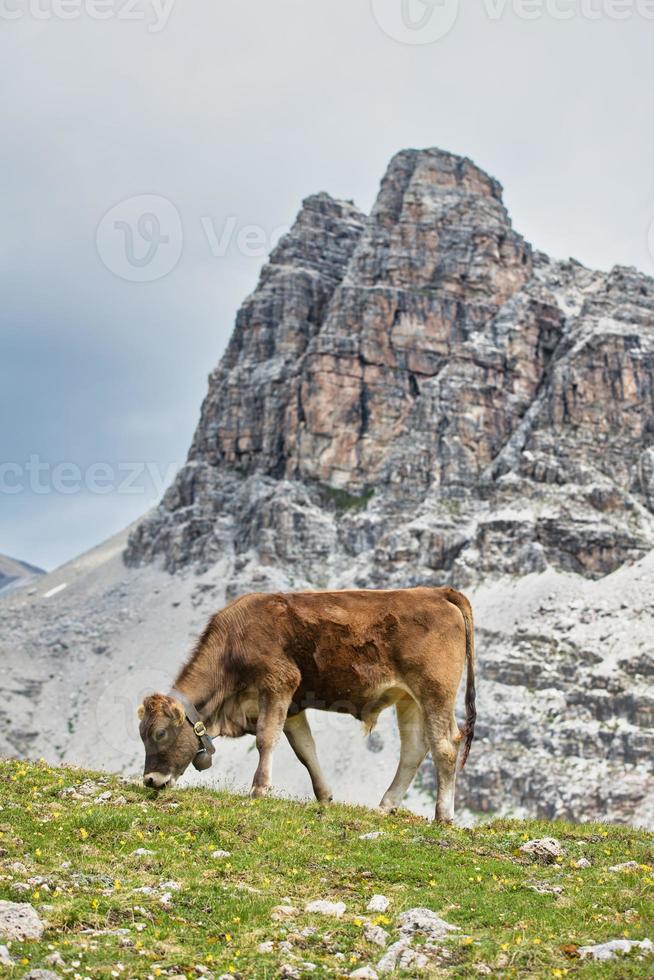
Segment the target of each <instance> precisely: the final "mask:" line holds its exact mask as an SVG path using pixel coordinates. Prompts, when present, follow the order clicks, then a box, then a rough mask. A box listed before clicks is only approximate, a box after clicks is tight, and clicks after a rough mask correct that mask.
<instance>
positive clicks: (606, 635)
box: [125, 150, 654, 819]
mask: <svg viewBox="0 0 654 980" xmlns="http://www.w3.org/2000/svg"><path fill="white" fill-rule="evenodd" d="M653 547H654V281H653V280H652V279H650V278H648V277H646V276H644V275H642V274H640V273H638V272H636V271H635V270H634V269H627V268H619V267H618V268H615V269H613V271H612V272H610V273H602V272H593V271H590V270H588V269H586V268H584V267H583V266H582V265H580V264H579V263H577V262H575V261H572V260H571V261H567V262H557V261H553V260H551V259H549V258H548V257H547V256H545V255H543V254H541V253H538V252H534V251H533V250H532V248H531V247H530V246H529V245H528V244H527V243H526V242H525V241H524V239H523V238H521V237H520V235H518V234H517V233H516V232H515V231H514V230H513V228H512V227H511V222H510V219H509V217H508V215H507V212H506V210H505V208H504V206H503V203H502V194H501V188H500V185H499V184H498V183H497V182H496V181H495V180H493V179H492V178H490V177H488V176H487V175H486V174H485V173H484V172H483V171H481V170H480V169H479V168H477V167H476V166H475V165H474V164H473V163H471V162H470V161H469V160H467V159H462V158H459V157H456V156H453V155H451V154H448V153H444V152H441V151H440V150H425V151H414V150H408V151H404V152H401V153H399V154H398V155H397V156H396V157H395V158H394V159H393V161H392V162H391V164H390V166H389V169H388V171H387V173H386V175H385V177H384V179H383V181H382V185H381V189H380V193H379V196H378V198H377V202H376V204H375V206H374V208H373V211H372V213H371V215H370V216H369V217H366V216H365V215H363V214H361V213H360V212H359V211H358V210H357V209H356V208H355V207H354V205H352V204H350V203H348V202H343V201H335V200H333V199H331V198H330V197H329V196H328V195H326V194H320V195H317V196H315V197H311V198H308V199H307V200H306V201H305V202H304V205H303V208H302V210H301V212H300V214H299V216H298V218H297V221H296V223H295V225H294V226H293V228H292V230H291V232H290V233H289V234H288V235H287V236H286V237H285V238H284V239H283V240H282V241H281V242H280V244H279V246H278V247H277V248H276V250H275V251H274V252H273V254H272V256H271V258H270V261H269V263H268V265H266V267H265V268H264V270H263V272H262V274H261V280H260V283H259V286H258V287H257V289H256V291H255V292H254V293H253V294H252V295H251V296H250V297H249V298H248V299H247V300H246V301H245V303H244V304H243V307H242V308H241V311H240V313H239V315H238V318H237V322H236V327H235V330H234V333H233V336H232V339H231V341H230V344H229V347H228V349H227V351H226V353H225V356H224V357H223V360H222V361H221V363H220V365H219V367H218V368H217V369H216V371H215V372H214V373H213V374H212V376H211V378H210V383H209V392H208V395H207V397H206V399H205V402H204V405H203V408H202V416H201V419H200V423H199V426H198V429H197V432H196V434H195V437H194V440H193V445H192V447H191V450H190V453H189V457H188V462H187V464H186V466H185V467H184V468H183V469H182V471H181V472H180V473H179V475H178V477H177V479H176V480H175V482H174V484H173V486H172V487H171V488H170V489H169V491H168V492H167V494H166V496H165V498H164V500H163V503H162V504H161V506H160V507H159V508H158V510H157V511H156V512H155V513H154V514H153V515H152V516H150V517H149V518H148V519H147V520H145V521H143V522H142V523H141V524H140V526H139V527H138V529H137V530H136V531H135V532H134V533H133V534H132V535H131V537H130V540H129V544H128V547H127V550H126V552H125V559H126V562H127V564H128V565H129V566H138V565H141V564H144V563H149V562H152V561H154V560H158V561H161V562H163V564H164V565H165V567H166V568H167V569H168V570H169V571H171V572H175V571H178V570H180V569H183V568H185V567H187V566H191V567H193V568H195V569H196V570H197V571H199V572H203V573H206V572H207V571H210V570H211V568H212V567H214V566H215V567H218V566H217V565H216V563H217V562H220V569H221V572H220V574H221V580H222V583H221V584H224V585H225V593H226V595H227V596H228V597H229V596H233V595H235V594H238V593H241V592H243V591H246V590H249V589H268V588H279V587H282V588H293V587H300V586H303V587H304V586H309V587H326V586H329V587H332V586H333V587H349V586H359V587H360V586H366V587H374V586H389V585H397V586H403V585H404V586H408V585H414V584H430V583H431V584H444V583H452V584H454V585H456V586H459V587H463V588H466V589H468V590H472V591H473V593H475V594H479V595H480V597H481V598H480V600H479V602H480V603H481V607H480V608H481V609H482V611H483V612H484V613H485V615H479V612H478V616H477V620H478V643H479V659H480V675H481V684H482V691H483V694H482V711H481V719H482V720H481V731H482V737H484V738H485V739H487V749H486V751H485V752H484V753H482V757H481V758H479V757H478V761H477V762H475V760H474V755H473V758H471V763H470V772H469V775H468V777H467V779H466V780H465V781H464V782H463V783H462V795H463V800H464V802H466V803H467V805H468V806H469V807H471V808H472V809H475V810H489V809H497V808H499V809H504V810H506V809H507V808H511V807H513V808H517V809H518V810H520V811H521V812H528V813H529V812H530V813H536V812H538V813H543V814H547V815H549V816H552V815H557V814H565V815H567V816H570V817H573V818H581V817H583V816H591V815H602V814H607V813H608V814H609V816H612V817H614V818H615V819H635V816H638V815H640V818H641V819H650V818H654V814H652V813H651V810H652V808H653V807H654V801H653V799H652V794H653V790H654V781H653V780H652V777H651V774H650V773H649V772H648V769H647V764H648V761H650V760H651V758H652V756H653V754H654V752H653V750H654V700H653V699H652V686H651V685H652V662H651V654H650V651H649V650H647V649H645V648H644V645H646V640H645V639H644V636H645V633H643V632H642V630H641V632H640V633H639V634H638V637H639V638H638V639H637V640H634V643H633V644H629V643H628V642H627V643H624V642H623V644H622V651H621V652H620V651H618V652H616V651H615V645H616V642H617V643H618V644H619V641H618V640H617V636H615V637H614V636H613V635H612V633H611V631H610V630H609V631H607V629H606V625H607V624H606V617H607V616H608V617H612V622H613V617H614V616H617V617H618V618H619V619H620V622H621V627H620V629H621V631H622V633H623V635H624V633H625V631H629V630H630V628H631V624H630V620H632V619H633V617H634V616H638V617H639V620H640V624H641V626H642V625H643V621H645V623H646V624H647V625H648V626H649V625H651V616H652V612H653V611H654V608H653V607H652V606H648V605H647V600H646V598H644V597H643V594H642V586H641V585H640V584H639V583H641V582H642V581H643V579H642V577H641V570H642V568H645V567H647V559H646V557H645V556H646V555H647V554H648V553H649V552H650V551H651V549H652V548H653ZM643 562H644V564H643ZM629 569H636V571H634V572H633V575H631V573H630V572H628V571H627V570H629ZM611 573H615V574H616V575H617V576H618V577H617V578H615V580H614V579H613V578H607V576H610V575H611ZM623 573H624V574H623ZM620 575H622V577H621V578H620ZM525 576H528V577H529V578H525V579H524V581H525V582H527V583H532V580H533V582H536V583H538V582H540V586H538V585H533V584H532V585H528V586H525V588H526V589H527V592H529V595H530V597H531V598H530V601H529V602H528V603H527V604H526V605H525V604H524V603H523V602H522V600H518V599H517V598H516V607H515V609H513V610H512V609H510V608H508V607H507V606H506V605H505V606H504V607H503V608H500V609H499V610H498V609H497V608H496V607H495V605H494V603H493V599H492V597H493V595H495V596H496V597H497V598H498V599H499V597H500V596H501V597H502V602H503V603H506V602H507V596H508V595H510V584H511V583H512V582H516V581H519V582H521V581H522V580H523V579H522V577H525ZM548 576H549V578H548ZM552 576H554V577H555V578H556V582H557V583H558V586H557V588H556V589H555V590H554V591H553V592H552V593H551V594H550V596H549V598H548V593H547V589H548V586H547V584H546V583H547V582H551V581H554V579H553V578H552ZM630 576H631V577H630ZM600 580H601V582H600ZM612 581H614V585H615V588H619V589H620V590H623V589H624V590H625V591H624V595H625V596H626V595H628V596H629V599H628V601H627V602H622V600H618V597H617V596H618V593H616V592H615V589H614V588H612V586H611V582H612ZM562 582H563V583H566V582H567V583H568V585H567V586H564V587H563V589H561V583H562ZM493 583H497V585H496V586H493ZM500 583H503V584H500ZM584 583H585V584H584ZM605 583H606V584H605ZM494 588H495V591H494V592H493V589H494ZM489 589H490V592H489V591H488V590H489ZM507 589H508V591H507ZM534 590H535V591H534ZM525 594H526V592H525V589H523V590H522V592H521V595H525ZM566 594H567V595H569V597H570V602H571V606H570V607H569V606H568V604H567V601H564V602H563V605H562V596H564V597H565V596H566ZM484 596H485V597H486V598H485V599H484ZM489 596H490V598H489ZM484 603H486V604H485V605H484ZM519 609H521V610H523V611H524V612H525V620H524V621H523V622H520V621H519V620H518V618H516V615H517V614H516V610H519ZM609 640H611V642H610V643H608V642H607V641H609ZM613 641H615V642H613ZM639 645H640V646H639ZM535 692H536V694H535ZM571 772H575V773H576V776H575V781H574V783H573V784H571V780H570V778H569V774H570V773H571ZM430 778H431V777H430V775H429V771H428V770H426V771H425V775H424V779H425V781H426V784H429V781H430Z"/></svg>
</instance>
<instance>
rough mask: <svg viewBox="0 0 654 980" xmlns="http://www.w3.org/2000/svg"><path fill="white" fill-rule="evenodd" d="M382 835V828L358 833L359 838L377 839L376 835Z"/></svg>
mask: <svg viewBox="0 0 654 980" xmlns="http://www.w3.org/2000/svg"><path fill="white" fill-rule="evenodd" d="M383 836H384V831H383V830H371V831H370V833H369V834H359V840H377V838H378V837H383Z"/></svg>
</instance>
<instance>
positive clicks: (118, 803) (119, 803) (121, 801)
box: [114, 796, 127, 806]
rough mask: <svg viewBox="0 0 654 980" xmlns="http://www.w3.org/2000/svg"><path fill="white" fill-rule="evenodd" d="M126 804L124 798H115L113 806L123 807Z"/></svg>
mask: <svg viewBox="0 0 654 980" xmlns="http://www.w3.org/2000/svg"><path fill="white" fill-rule="evenodd" d="M126 803H127V800H126V799H125V797H124V796H117V797H116V799H115V800H114V806H125V805H126Z"/></svg>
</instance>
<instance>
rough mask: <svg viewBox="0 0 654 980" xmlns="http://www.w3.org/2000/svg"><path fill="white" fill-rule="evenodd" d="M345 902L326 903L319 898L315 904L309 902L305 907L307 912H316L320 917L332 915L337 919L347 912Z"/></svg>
mask: <svg viewBox="0 0 654 980" xmlns="http://www.w3.org/2000/svg"><path fill="white" fill-rule="evenodd" d="M345 908H346V906H345V902H326V901H325V900H324V899H322V898H318V899H316V900H315V902H309V904H308V905H306V906H305V911H306V912H316V913H317V914H318V915H331V916H333V917H334V918H336V919H340V917H341V916H342V915H343V913H344V912H345Z"/></svg>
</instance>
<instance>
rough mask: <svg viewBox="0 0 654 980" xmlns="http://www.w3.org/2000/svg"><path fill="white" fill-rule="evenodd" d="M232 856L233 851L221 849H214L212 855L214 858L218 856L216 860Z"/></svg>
mask: <svg viewBox="0 0 654 980" xmlns="http://www.w3.org/2000/svg"><path fill="white" fill-rule="evenodd" d="M231 856H232V852H231V851H221V850H220V849H219V850H217V851H212V852H211V857H212V858H216V860H220V858H230V857H231Z"/></svg>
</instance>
